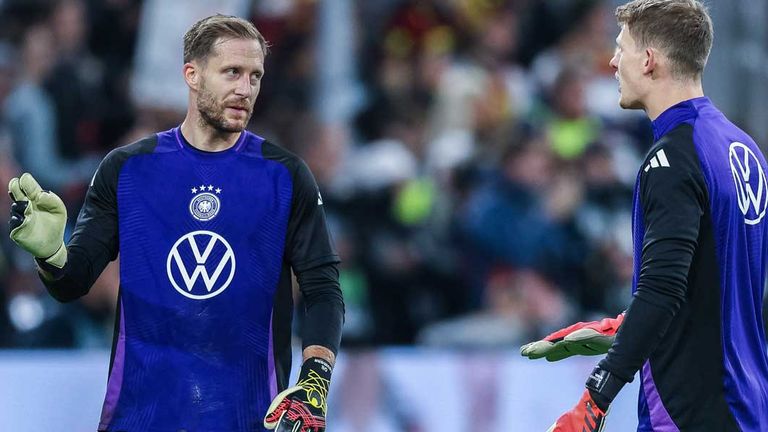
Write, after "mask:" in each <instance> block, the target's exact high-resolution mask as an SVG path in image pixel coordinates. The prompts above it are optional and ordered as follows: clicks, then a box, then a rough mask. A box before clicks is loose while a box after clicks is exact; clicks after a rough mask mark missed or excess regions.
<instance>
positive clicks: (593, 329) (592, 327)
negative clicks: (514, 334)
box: [520, 313, 624, 361]
mask: <svg viewBox="0 0 768 432" xmlns="http://www.w3.org/2000/svg"><path fill="white" fill-rule="evenodd" d="M623 321H624V314H623V313H622V314H620V315H619V316H617V317H616V318H605V319H603V320H601V321H591V322H579V323H576V324H573V325H571V326H568V327H566V328H564V329H560V330H558V331H556V332H554V333H552V334H550V335H548V336H547V337H545V338H544V339H542V340H538V341H535V342H531V343H529V344H526V345H523V346H522V347H520V354H521V355H523V356H524V357H528V358H529V359H532V360H533V359H538V358H542V357H545V358H546V359H547V360H548V361H558V360H562V359H564V358H568V357H570V356H573V355H600V354H605V353H607V352H608V349H609V348H610V347H611V345H613V339H614V338H615V337H616V332H618V331H619V327H620V326H621V323H622V322H623Z"/></svg>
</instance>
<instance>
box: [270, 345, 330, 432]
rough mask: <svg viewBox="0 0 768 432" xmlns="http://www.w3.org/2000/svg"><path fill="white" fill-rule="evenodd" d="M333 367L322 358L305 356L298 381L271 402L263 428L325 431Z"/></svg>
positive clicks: (286, 431)
mask: <svg viewBox="0 0 768 432" xmlns="http://www.w3.org/2000/svg"><path fill="white" fill-rule="evenodd" d="M332 370H333V368H332V367H331V365H330V363H328V362H327V361H325V360H323V359H321V358H318V357H312V358H310V359H307V361H305V362H304V364H303V365H302V366H301V372H300V373H299V381H298V383H296V385H295V386H294V387H291V388H289V389H286V390H284V391H283V392H281V393H280V394H278V395H277V397H275V400H273V401H272V404H271V405H270V406H269V409H268V410H267V415H266V416H265V417H264V427H265V428H267V429H269V430H275V432H324V431H325V412H326V409H327V403H326V399H327V398H328V387H329V386H330V384H331V371H332Z"/></svg>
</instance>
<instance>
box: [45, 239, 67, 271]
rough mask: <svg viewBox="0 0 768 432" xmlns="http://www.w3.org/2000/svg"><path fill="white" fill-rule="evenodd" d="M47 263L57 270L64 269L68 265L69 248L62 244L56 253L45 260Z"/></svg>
mask: <svg viewBox="0 0 768 432" xmlns="http://www.w3.org/2000/svg"><path fill="white" fill-rule="evenodd" d="M45 262H46V263H47V264H50V265H52V266H53V267H56V268H57V269H63V268H64V265H65V264H66V263H67V246H66V245H65V244H64V242H63V241H62V242H61V245H60V246H59V248H58V249H57V250H56V252H55V253H54V254H53V255H51V256H49V257H48V258H46V259H45Z"/></svg>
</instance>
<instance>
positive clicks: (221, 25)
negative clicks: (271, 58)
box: [184, 14, 269, 63]
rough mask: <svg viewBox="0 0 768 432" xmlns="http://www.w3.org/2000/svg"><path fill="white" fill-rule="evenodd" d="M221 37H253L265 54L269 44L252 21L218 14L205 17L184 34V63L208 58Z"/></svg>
mask: <svg viewBox="0 0 768 432" xmlns="http://www.w3.org/2000/svg"><path fill="white" fill-rule="evenodd" d="M219 38H232V39H253V40H256V41H258V42H259V45H261V50H262V52H263V53H264V55H265V56H266V55H267V52H268V50H269V44H268V43H267V40H266V39H264V36H262V35H261V33H260V32H259V31H258V30H257V29H256V26H254V25H253V23H251V22H250V21H247V20H244V19H242V18H238V17H235V16H228V15H221V14H216V15H212V16H209V17H207V18H203V19H201V20H200V21H198V22H196V23H195V24H193V25H192V27H190V29H189V30H187V33H186V34H184V63H188V62H190V61H192V60H200V61H203V62H204V61H205V60H207V58H208V56H209V55H210V54H211V51H212V50H213V45H214V44H215V43H216V41H217V40H219Z"/></svg>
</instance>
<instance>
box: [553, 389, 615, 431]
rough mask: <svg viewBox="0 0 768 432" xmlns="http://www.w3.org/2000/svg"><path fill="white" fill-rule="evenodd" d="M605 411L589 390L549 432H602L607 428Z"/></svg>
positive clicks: (585, 391)
mask: <svg viewBox="0 0 768 432" xmlns="http://www.w3.org/2000/svg"><path fill="white" fill-rule="evenodd" d="M606 413H607V408H606V409H605V410H603V409H601V408H600V407H599V406H597V403H595V401H594V399H592V395H591V394H590V393H589V390H584V394H583V395H582V396H581V400H579V403H577V404H576V406H575V407H573V408H572V409H571V410H570V411H568V412H567V413H565V414H563V415H562V416H560V418H559V419H557V421H556V422H555V424H553V425H552V426H550V427H549V429H547V432H600V431H602V430H603V427H605V416H606Z"/></svg>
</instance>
